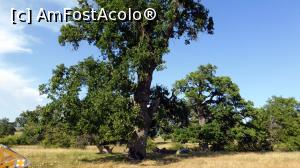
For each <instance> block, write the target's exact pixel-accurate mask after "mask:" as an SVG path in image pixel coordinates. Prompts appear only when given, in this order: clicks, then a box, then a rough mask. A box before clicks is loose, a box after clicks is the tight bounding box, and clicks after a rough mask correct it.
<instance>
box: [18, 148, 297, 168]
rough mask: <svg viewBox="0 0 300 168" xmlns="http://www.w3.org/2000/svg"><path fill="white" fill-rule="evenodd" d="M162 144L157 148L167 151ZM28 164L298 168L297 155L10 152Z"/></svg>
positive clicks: (55, 167)
mask: <svg viewBox="0 0 300 168" xmlns="http://www.w3.org/2000/svg"><path fill="white" fill-rule="evenodd" d="M170 146H171V144H169V143H162V144H160V145H159V147H167V148H168V147H170ZM13 149H14V150H16V151H17V152H19V153H21V154H23V155H24V156H26V157H27V158H28V159H29V160H30V161H31V167H32V168H136V167H142V168H155V167H158V168H198V167H199V168H214V167H216V168H259V167H263V168H299V167H300V152H267V153H212V152H211V153H210V152H208V153H199V152H195V153H193V154H188V155H177V156H176V155H175V154H173V155H158V154H157V155H152V154H149V157H148V159H147V160H145V161H143V162H132V161H129V160H128V159H127V158H126V154H125V152H124V151H125V150H126V149H125V147H124V146H117V147H115V148H114V150H113V152H114V154H112V155H109V154H97V149H96V147H87V148H86V149H85V150H80V149H55V148H53V149H45V148H42V147H40V146H15V147H14V148H13Z"/></svg>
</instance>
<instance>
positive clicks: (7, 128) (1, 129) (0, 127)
mask: <svg viewBox="0 0 300 168" xmlns="http://www.w3.org/2000/svg"><path fill="white" fill-rule="evenodd" d="M15 132H16V129H15V124H14V123H11V122H9V120H8V119H7V118H3V119H0V138H2V137H4V136H7V135H13V134H15Z"/></svg>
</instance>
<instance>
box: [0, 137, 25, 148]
mask: <svg viewBox="0 0 300 168" xmlns="http://www.w3.org/2000/svg"><path fill="white" fill-rule="evenodd" d="M21 142H22V140H21V136H20V135H9V136H5V137H3V138H0V144H3V145H7V146H13V145H20V144H21Z"/></svg>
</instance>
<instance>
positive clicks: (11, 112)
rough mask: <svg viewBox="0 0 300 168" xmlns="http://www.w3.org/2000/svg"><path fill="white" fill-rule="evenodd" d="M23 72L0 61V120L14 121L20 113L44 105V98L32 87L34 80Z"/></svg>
mask: <svg viewBox="0 0 300 168" xmlns="http://www.w3.org/2000/svg"><path fill="white" fill-rule="evenodd" d="M24 71H26V70H25V69H24V68H23V69H20V68H19V69H17V68H11V65H7V64H6V63H5V62H3V61H1V60H0V118H3V117H9V118H10V119H11V120H14V118H15V117H16V116H18V115H19V114H20V113H21V112H22V111H24V110H32V109H34V108H35V107H36V106H37V105H42V104H44V102H45V98H44V97H43V96H40V95H39V92H38V90H37V88H36V87H34V85H35V84H34V79H30V78H28V77H27V75H25V74H24Z"/></svg>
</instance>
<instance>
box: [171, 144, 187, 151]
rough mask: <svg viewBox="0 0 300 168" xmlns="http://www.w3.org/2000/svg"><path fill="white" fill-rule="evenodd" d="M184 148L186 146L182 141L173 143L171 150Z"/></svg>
mask: <svg viewBox="0 0 300 168" xmlns="http://www.w3.org/2000/svg"><path fill="white" fill-rule="evenodd" d="M183 148H184V146H183V144H181V143H173V144H172V146H171V148H170V149H171V150H179V149H183Z"/></svg>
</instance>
